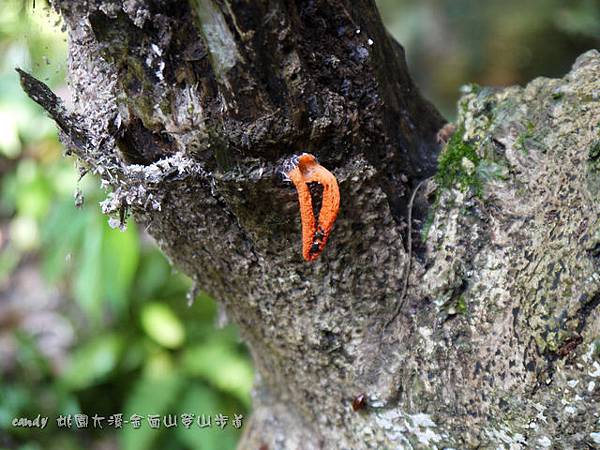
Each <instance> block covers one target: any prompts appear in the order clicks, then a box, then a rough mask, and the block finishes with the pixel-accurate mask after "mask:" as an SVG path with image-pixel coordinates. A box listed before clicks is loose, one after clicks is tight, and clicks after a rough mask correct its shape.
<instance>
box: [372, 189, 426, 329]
mask: <svg viewBox="0 0 600 450" xmlns="http://www.w3.org/2000/svg"><path fill="white" fill-rule="evenodd" d="M430 179H431V178H425V179H424V180H421V182H420V183H419V184H417V187H416V188H415V189H414V190H413V192H412V195H411V196H410V201H409V202H408V238H407V247H408V248H407V249H406V252H407V253H408V261H407V262H406V269H405V270H404V279H403V280H402V283H403V285H402V293H401V294H400V299H399V300H398V306H397V307H396V311H395V312H394V314H393V315H392V317H391V318H390V319H389V320H388V321H387V322H386V323H385V325H384V326H383V329H384V330H385V329H386V328H387V327H388V325H389V324H391V323H392V322H393V321H394V320H396V317H398V314H400V311H402V306H403V305H404V298H405V297H406V293H407V292H408V279H409V277H410V267H411V261H412V210H413V204H414V202H415V197H416V196H417V192H418V191H419V188H420V187H421V186H422V185H423V184H424V183H425V182H426V181H429V180H430Z"/></svg>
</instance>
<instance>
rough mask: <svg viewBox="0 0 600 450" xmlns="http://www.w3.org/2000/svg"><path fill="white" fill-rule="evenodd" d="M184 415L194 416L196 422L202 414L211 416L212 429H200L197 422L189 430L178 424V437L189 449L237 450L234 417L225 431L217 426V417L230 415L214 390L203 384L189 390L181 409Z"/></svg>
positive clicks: (230, 419)
mask: <svg viewBox="0 0 600 450" xmlns="http://www.w3.org/2000/svg"><path fill="white" fill-rule="evenodd" d="M184 413H185V414H194V416H195V419H196V420H197V417H198V416H200V415H202V414H204V415H205V416H206V415H210V416H211V427H206V428H200V427H199V426H198V422H197V421H195V422H194V423H193V424H192V425H191V426H190V428H189V429H188V428H185V427H184V426H183V425H182V424H181V423H179V424H178V427H177V430H176V435H177V437H178V439H179V440H180V441H181V442H183V443H184V444H186V445H187V446H188V448H190V449H193V450H227V449H232V450H233V449H235V448H236V443H237V440H238V439H239V431H238V430H236V429H235V428H233V426H232V425H231V421H232V420H233V417H232V416H231V417H229V420H228V422H227V425H226V426H225V427H224V428H223V429H220V428H218V427H216V426H215V423H214V417H215V415H217V414H223V415H229V414H228V411H227V409H226V405H224V403H223V402H222V401H221V398H220V397H219V396H218V395H217V394H216V393H215V391H214V390H212V389H210V388H208V387H206V386H203V385H201V384H196V385H194V386H193V387H192V388H190V389H189V390H187V392H186V395H185V398H184V400H183V403H182V405H181V408H180V414H184ZM179 419H181V417H180V418H179ZM242 423H243V422H242Z"/></svg>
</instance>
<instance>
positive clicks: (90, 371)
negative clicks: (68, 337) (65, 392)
mask: <svg viewBox="0 0 600 450" xmlns="http://www.w3.org/2000/svg"><path fill="white" fill-rule="evenodd" d="M122 349H123V339H122V337H121V336H119V335H116V334H105V335H102V336H100V337H98V338H95V339H93V340H91V341H89V342H87V343H85V344H83V345H82V346H80V347H78V348H77V349H76V350H75V353H74V354H73V355H72V357H71V359H70V361H69V363H68V364H67V367H66V369H65V372H64V373H63V375H62V383H63V384H64V386H65V387H66V388H67V389H71V390H77V389H83V388H87V387H89V386H92V385H94V384H97V383H99V382H101V381H103V380H104V379H105V378H106V377H107V376H108V375H109V374H110V373H111V372H112V370H113V369H114V368H115V367H116V365H117V361H118V360H119V358H120V355H121V352H122Z"/></svg>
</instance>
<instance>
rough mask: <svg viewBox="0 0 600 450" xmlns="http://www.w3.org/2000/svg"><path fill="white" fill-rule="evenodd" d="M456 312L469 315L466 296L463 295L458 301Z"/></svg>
mask: <svg viewBox="0 0 600 450" xmlns="http://www.w3.org/2000/svg"><path fill="white" fill-rule="evenodd" d="M456 312H457V313H458V314H466V313H467V301H466V300H465V296H464V295H461V296H460V297H458V299H457V300H456Z"/></svg>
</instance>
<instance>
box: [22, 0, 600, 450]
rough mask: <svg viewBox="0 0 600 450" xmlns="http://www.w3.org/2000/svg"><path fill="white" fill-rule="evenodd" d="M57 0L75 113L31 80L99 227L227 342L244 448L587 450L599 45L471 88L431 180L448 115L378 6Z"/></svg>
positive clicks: (592, 428) (595, 363) (596, 432)
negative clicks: (240, 351)
mask: <svg viewBox="0 0 600 450" xmlns="http://www.w3.org/2000/svg"><path fill="white" fill-rule="evenodd" d="M53 3H54V6H55V7H56V8H57V10H59V11H60V12H61V14H62V16H63V17H64V20H65V22H66V24H67V26H68V31H69V38H70V41H69V43H70V67H69V68H70V78H71V86H72V89H73V94H74V99H75V105H76V111H72V112H68V111H66V110H65V109H64V108H63V107H62V106H61V105H60V103H59V101H58V100H57V99H56V97H55V96H54V94H52V93H51V92H50V91H49V90H48V89H47V88H46V87H45V86H44V85H43V84H41V83H39V82H37V81H36V80H34V79H32V78H31V77H29V76H28V75H27V74H25V73H22V81H23V86H24V88H25V90H26V91H27V92H28V93H29V94H30V96H31V97H32V98H33V99H34V100H36V101H37V102H38V103H40V104H41V105H42V106H43V107H44V108H46V110H48V111H49V113H50V114H51V115H52V117H53V118H54V119H55V120H56V121H57V123H58V125H59V127H60V128H61V131H62V133H61V135H62V138H63V141H64V143H65V144H66V146H67V148H68V149H69V150H70V151H72V152H73V153H75V154H76V155H77V156H78V158H79V159H80V160H81V161H82V162H83V164H84V165H85V167H87V168H89V169H91V170H93V171H94V172H96V173H98V174H99V175H100V176H101V177H102V179H103V180H104V181H103V183H104V184H105V185H106V186H107V187H110V188H111V190H112V191H111V193H110V194H109V196H108V199H107V201H106V202H104V204H103V208H104V211H105V212H106V213H108V214H111V215H113V219H112V222H117V223H118V222H119V221H122V220H123V217H124V215H125V213H127V212H128V211H131V212H132V213H133V215H134V217H135V219H136V220H137V221H139V222H141V223H142V224H143V225H144V226H145V227H146V228H147V230H148V231H149V233H150V234H151V235H152V236H154V238H155V239H156V241H157V243H158V245H159V246H160V247H161V249H162V250H163V251H164V252H165V253H166V254H167V255H168V256H169V257H170V258H171V261H172V262H173V264H174V265H175V266H176V267H178V268H179V269H181V270H182V271H184V272H185V273H187V274H188V275H190V276H191V277H192V278H193V279H194V280H195V282H196V285H197V287H198V288H199V289H202V290H204V291H206V292H208V293H209V294H211V295H212V296H214V297H215V298H216V299H217V300H219V301H220V302H221V304H222V305H223V307H224V310H225V311H226V314H227V316H228V317H229V318H230V319H231V320H233V321H234V322H235V323H237V324H238V325H239V327H240V330H241V333H242V336H243V337H244V339H245V341H246V342H247V344H248V346H249V348H250V350H251V352H252V356H253V358H254V363H255V365H256V369H257V381H256V388H255V391H254V395H253V398H254V405H253V406H254V411H253V416H252V419H251V421H250V422H249V423H247V425H246V429H245V434H244V437H243V439H242V442H241V443H240V448H242V449H267V448H268V449H300V448H302V449H306V450H309V449H363V448H364V449H366V448H369V449H381V448H447V447H454V448H498V447H499V448H523V447H530V448H534V447H541V448H543V447H547V448H550V447H552V448H586V447H590V448H593V447H594V446H598V445H600V425H598V422H597V421H598V414H600V408H599V406H598V403H597V399H598V395H599V393H600V386H599V385H598V383H599V382H600V379H598V377H600V340H599V337H598V336H599V331H600V315H599V314H598V310H597V306H598V304H599V303H600V276H599V274H598V268H599V266H600V215H599V212H600V205H599V200H600V104H599V99H600V84H599V74H600V54H599V53H598V52H596V51H591V52H588V53H586V54H585V55H583V56H581V57H580V58H579V59H578V60H577V62H576V63H575V65H574V67H573V70H572V71H571V73H569V74H568V75H567V76H566V77H565V78H564V79H561V80H549V79H537V80H534V81H533V82H531V83H530V84H529V85H528V86H527V87H525V88H519V87H511V88H507V89H501V90H492V89H488V88H479V87H476V86H473V87H472V88H471V90H470V92H468V93H466V94H465V95H464V97H463V98H462V99H461V101H460V103H459V111H460V117H459V120H458V123H457V132H456V133H455V134H454V136H453V137H452V138H451V139H450V142H449V143H448V145H447V146H446V148H445V149H444V150H443V152H442V153H441V155H440V157H439V164H438V152H439V145H438V144H437V141H436V133H437V131H438V130H439V129H440V128H441V127H442V125H443V124H444V120H443V119H442V117H441V116H440V114H439V113H438V112H437V111H436V110H435V108H434V107H432V106H431V105H430V104H429V103H428V102H427V101H425V100H424V99H423V98H422V97H421V96H420V94H419V92H418V90H417V89H416V87H415V85H414V84H413V82H412V81H411V79H410V77H409V75H408V72H407V68H406V63H405V59H404V53H403V49H402V47H401V46H400V45H399V44H397V43H396V42H394V41H393V40H392V39H391V38H390V37H389V36H388V35H387V34H386V32H385V30H384V28H383V26H382V24H381V21H380V18H379V16H378V14H377V11H376V8H375V6H374V3H373V2H372V1H369V0H355V1H350V0H316V1H313V0H310V1H309V0H306V1H298V2H290V1H284V0H269V1H265V0H262V1H253V2H250V1H224V0H191V1H190V2H184V1H175V0H154V1H148V2H143V1H141V0H128V1H125V2H117V1H112V0H86V1H81V2H73V1H69V0H54V2H53ZM302 151H308V152H311V153H313V154H315V155H316V156H317V157H318V158H319V160H320V163H321V164H322V165H323V166H325V167H327V168H328V169H329V170H330V171H332V172H333V173H334V174H335V176H336V177H337V180H338V182H339V187H340V194H341V209H340V213H339V216H338V220H337V222H336V224H335V227H334V230H333V232H332V235H331V237H330V239H329V242H328V244H327V247H326V248H325V251H324V253H323V254H322V255H321V257H320V258H319V259H318V260H317V261H316V262H311V263H307V262H305V261H304V260H303V259H302V257H301V237H300V220H299V211H298V206H297V199H296V193H295V190H294V189H293V186H292V185H290V184H289V183H285V182H284V181H282V179H281V176H280V173H281V170H282V167H283V166H282V165H283V164H284V162H285V161H286V160H287V159H288V158H289V157H290V156H292V155H293V154H297V153H300V152H302ZM436 170H437V175H436V176H435V178H432V179H429V177H431V176H432V175H434V174H435V173H436ZM424 180H427V181H425V182H424V183H421V182H422V181H424ZM420 183H421V186H422V187H421V189H420V190H418V192H417V193H416V196H415V201H414V203H413V202H411V201H410V199H411V196H412V194H413V193H414V192H415V189H416V188H417V186H418V185H419V184H420ZM411 213H412V216H411ZM409 216H411V217H412V222H413V228H412V236H410V237H411V238H412V242H411V239H409V236H408V235H409V233H410V229H409V227H407V223H408V222H409V220H408V217H409ZM411 247H412V250H411V251H409V250H408V249H409V248H411ZM405 275H409V277H408V291H407V292H406V295H403V291H404V290H403V287H404V284H405ZM403 297H405V298H403ZM397 312H399V313H398V314H397ZM355 410H356V411H355Z"/></svg>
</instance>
